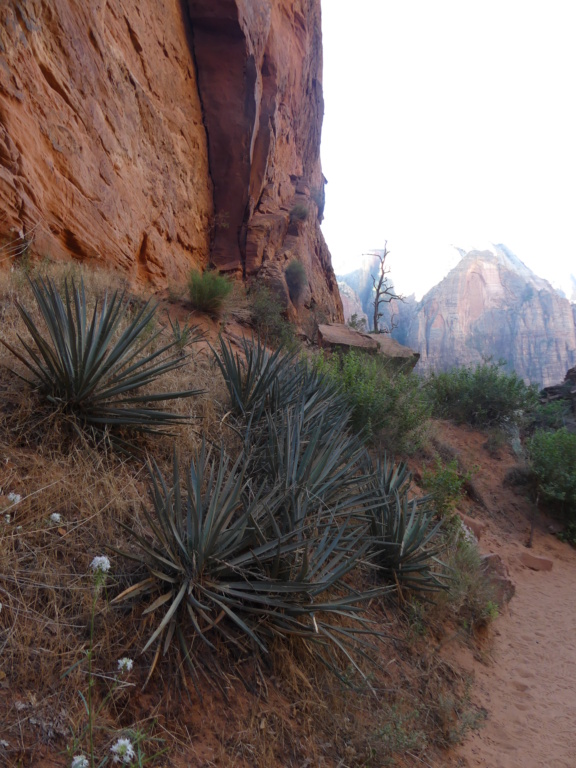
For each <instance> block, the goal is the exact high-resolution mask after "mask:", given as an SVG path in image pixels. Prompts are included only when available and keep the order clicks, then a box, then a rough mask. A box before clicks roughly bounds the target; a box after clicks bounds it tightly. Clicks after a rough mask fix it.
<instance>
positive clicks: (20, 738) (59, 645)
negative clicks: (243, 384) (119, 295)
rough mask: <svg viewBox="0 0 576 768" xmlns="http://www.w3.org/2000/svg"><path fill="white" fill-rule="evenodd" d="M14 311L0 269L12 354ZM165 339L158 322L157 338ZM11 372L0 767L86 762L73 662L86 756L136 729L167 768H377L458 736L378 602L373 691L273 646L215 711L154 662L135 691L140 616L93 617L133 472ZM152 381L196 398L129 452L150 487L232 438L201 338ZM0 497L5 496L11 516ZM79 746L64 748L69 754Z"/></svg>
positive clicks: (450, 712)
mask: <svg viewBox="0 0 576 768" xmlns="http://www.w3.org/2000/svg"><path fill="white" fill-rule="evenodd" d="M42 272H43V273H44V272H45V270H42ZM72 273H73V276H74V277H75V278H78V277H79V276H82V278H83V279H84V282H85V284H86V287H87V290H89V291H90V292H91V293H92V295H93V296H102V295H103V293H104V292H105V290H106V289H109V288H116V287H117V286H118V276H117V275H109V274H107V273H104V272H102V273H92V272H87V271H84V270H81V269H80V268H78V267H72V268H70V267H60V266H57V267H50V276H51V277H53V279H55V280H57V281H59V282H60V283H61V282H62V281H63V280H64V279H65V278H66V277H71V276H72ZM15 299H18V300H19V301H21V302H22V303H23V304H25V306H26V307H27V308H30V309H32V308H33V307H34V306H35V302H34V301H33V299H32V294H31V291H30V289H29V286H28V284H27V281H26V278H25V275H23V274H22V273H21V272H20V271H15V272H12V273H5V272H1V271H0V327H1V329H2V330H1V333H2V338H4V339H5V340H6V341H8V342H9V343H11V344H14V345H15V346H18V345H19V342H18V339H17V335H18V334H19V333H20V334H22V333H23V332H24V331H23V324H22V322H21V319H20V316H19V314H18V312H17V310H16V309H15V306H14V301H15ZM135 301H136V300H135ZM160 319H161V317H160ZM152 330H153V329H150V331H151V332H152ZM169 333H170V328H169V326H168V327H167V328H166V329H165V330H164V331H163V336H162V339H164V340H165V339H166V335H167V334H169ZM13 365H14V361H13V359H11V355H10V353H9V352H8V351H7V350H6V349H5V348H4V347H1V346H0V398H1V401H2V411H1V413H0V489H1V490H0V494H1V495H0V603H2V608H1V611H0V734H1V735H2V739H3V740H4V741H6V742H7V743H8V745H9V747H7V748H6V747H4V746H0V762H1V761H2V760H4V761H5V763H6V764H7V765H10V764H14V765H19V766H27V765H42V759H43V756H46V755H49V756H50V759H51V760H52V762H50V763H46V765H48V764H50V765H62V766H68V765H69V764H70V754H73V753H75V750H78V751H80V747H82V749H83V750H84V751H85V750H86V744H87V742H86V734H85V732H84V729H85V727H86V723H87V717H86V712H85V708H84V704H83V702H82V699H81V697H80V696H79V693H81V694H83V695H84V696H86V695H87V691H88V672H87V653H88V652H89V651H90V650H91V652H92V659H93V673H94V681H95V685H94V697H95V702H96V708H99V707H100V706H101V705H102V703H103V702H104V705H103V706H102V708H101V709H100V711H99V712H98V716H97V717H96V723H95V725H96V731H95V743H96V747H97V751H98V752H99V754H105V753H106V751H107V750H108V748H109V746H110V743H111V741H112V740H113V739H114V738H115V737H116V736H117V735H118V734H120V735H121V734H123V733H126V732H127V731H128V729H130V732H131V733H132V732H133V731H134V729H136V730H140V731H145V733H146V734H147V736H146V739H148V747H149V748H148V754H150V753H151V752H152V753H153V752H155V751H156V750H157V745H156V744H155V743H154V742H152V741H151V740H150V739H151V737H152V736H154V735H157V736H158V737H160V738H162V739H164V743H165V745H166V746H168V747H169V748H170V758H169V759H168V758H161V759H159V760H158V761H157V763H156V764H157V765H166V766H168V765H174V766H187V767H189V766H198V768H201V767H204V768H208V766H212V765H219V766H228V767H231V766H237V767H238V768H244V767H246V768H247V767H248V766H250V768H271V766H274V765H283V766H299V768H303V766H310V767H311V766H326V768H329V767H331V766H334V768H335V767H336V766H340V767H341V768H342V767H343V766H348V767H349V768H360V766H385V765H393V764H394V759H395V755H398V754H408V753H409V752H410V751H411V752H412V753H413V754H414V755H420V754H423V750H424V749H425V748H426V745H427V744H428V748H430V744H433V743H449V742H450V741H451V740H452V736H451V734H458V728H459V727H460V726H461V724H462V723H463V722H465V717H463V716H461V715H460V714H459V707H461V706H463V705H462V702H463V701H464V699H465V694H466V691H465V689H466V685H465V681H463V680H461V679H459V678H458V675H457V673H456V672H455V671H454V670H452V669H451V668H448V667H446V666H445V665H442V664H440V662H438V661H437V660H434V658H433V656H432V651H431V647H433V646H434V645H435V644H436V643H435V642H431V639H430V637H429V636H428V637H427V636H425V635H424V634H423V635H419V634H418V633H415V632H414V620H413V617H410V616H409V617H408V618H406V617H403V616H402V615H401V614H399V612H398V610H397V608H394V607H391V606H390V605H388V606H386V605H382V604H379V605H373V606H372V607H371V608H370V612H371V614H370V615H371V617H372V618H373V619H374V621H375V622H376V626H377V627H378V629H379V630H380V631H381V632H382V633H383V634H384V636H385V640H384V641H383V644H382V646H381V650H380V653H379V666H370V665H369V664H368V662H366V667H365V672H366V673H367V674H368V676H369V680H370V684H371V686H372V687H373V689H375V691H376V694H377V695H374V693H373V692H372V691H371V690H370V687H369V686H368V685H367V684H361V683H359V681H358V679H357V678H354V676H353V675H352V671H351V670H350V679H351V681H352V680H353V681H354V682H356V683H357V687H356V689H355V690H354V689H351V688H348V687H345V686H344V685H343V684H342V683H340V682H339V681H338V680H337V679H336V678H335V677H334V676H333V675H332V674H331V673H329V672H328V671H327V670H326V669H325V668H324V667H323V666H322V665H320V664H318V663H317V662H313V661H311V655H310V654H309V653H306V649H305V647H304V645H303V643H301V642H300V641H297V640H295V641H294V642H293V643H292V644H291V645H287V644H285V643H280V642H279V643H278V644H277V645H276V646H275V647H274V648H273V651H272V653H271V655H270V659H269V662H268V666H267V667H266V668H258V667H257V666H256V665H255V664H254V660H253V659H240V658H238V657H237V656H234V655H233V654H228V655H225V654H224V655H223V657H222V663H223V664H227V665H228V666H227V669H228V676H229V677H228V687H227V690H226V693H227V697H226V698H223V697H222V696H221V694H219V693H218V692H217V691H215V690H214V689H213V688H211V687H209V686H208V684H207V683H205V682H201V684H200V688H201V691H202V692H203V694H204V699H203V701H202V702H200V701H199V700H198V697H197V694H196V692H195V691H194V689H193V687H192V686H191V685H190V686H188V684H187V683H186V680H185V679H184V678H183V677H182V676H181V675H180V674H179V672H180V670H179V665H180V663H181V660H180V659H179V658H178V657H177V656H176V655H170V654H168V655H167V657H166V658H165V659H162V661H161V662H160V664H159V667H158V670H157V672H156V674H155V677H154V678H153V681H152V683H151V685H150V687H149V688H148V689H147V690H146V692H145V693H142V690H141V689H142V684H143V682H144V680H145V677H146V673H147V670H148V667H149V665H150V661H151V657H150V656H149V655H148V656H147V657H145V658H142V657H140V656H139V652H140V649H141V648H142V647H143V645H144V644H145V641H146V639H147V638H148V636H149V635H150V626H151V625H150V623H149V622H150V620H149V618H148V617H145V616H143V615H142V610H143V608H142V609H141V610H140V611H132V610H130V609H128V608H126V609H125V608H123V607H119V608H115V607H111V606H110V605H109V599H108V598H109V597H111V596H113V595H115V594H117V593H119V592H120V591H121V590H122V589H124V588H125V587H126V586H128V584H129V583H131V581H132V580H133V575H134V571H135V570H137V569H138V567H139V566H138V564H137V563H131V562H127V561H124V560H122V559H121V558H120V557H119V556H117V555H115V554H114V553H112V552H111V551H110V550H109V549H108V547H118V548H119V549H123V550H126V549H130V546H131V545H130V543H129V542H128V541H126V537H125V535H124V533H123V530H122V528H121V527H120V526H119V525H118V523H119V522H124V523H126V524H129V525H131V526H133V527H135V529H136V530H137V531H143V530H144V525H143V522H142V517H141V514H140V511H141V508H142V505H143V504H147V494H148V474H147V470H146V467H145V465H144V464H143V462H142V461H141V460H137V459H126V458H122V457H119V456H118V455H115V454H114V453H112V452H110V451H105V450H103V449H102V448H101V447H98V446H95V445H93V444H92V442H91V441H90V440H88V439H82V438H81V437H79V436H78V435H77V434H76V433H75V432H72V431H71V430H69V429H68V428H67V426H66V424H65V423H62V421H61V420H59V419H58V418H56V417H55V416H54V414H53V413H51V411H50V409H49V408H46V407H45V406H43V405H42V403H41V402H40V400H39V399H38V398H37V397H36V396H35V395H34V394H33V393H32V392H31V391H30V390H29V388H28V387H27V386H26V385H25V384H24V383H23V382H22V381H21V380H19V379H18V378H17V377H15V376H14V375H13V374H12V373H11V372H10V371H9V369H8V368H9V367H12V366H13ZM7 366H8V367H7ZM160 385H161V386H162V388H166V389H171V390H180V389H189V388H194V389H197V388H199V389H204V390H205V394H203V395H200V396H197V397H194V398H189V399H186V400H181V401H173V403H172V406H171V407H172V409H173V410H175V411H177V412H178V413H181V414H183V415H184V414H185V415H187V416H190V417H191V419H190V422H189V424H188V425H184V426H181V427H178V428H177V430H175V432H176V437H175V439H174V438H168V437H156V436H154V437H152V436H149V437H147V438H146V439H145V440H143V441H142V442H141V446H142V447H143V448H144V449H145V450H146V451H147V452H148V453H149V454H150V455H153V456H154V458H155V460H156V461H157V462H158V464H159V465H160V468H161V470H162V471H163V472H164V474H165V476H169V475H170V462H171V460H172V453H173V450H174V444H175V443H176V445H177V448H178V452H179V455H180V459H181V462H182V467H183V468H184V467H186V466H187V464H188V463H189V457H190V455H191V454H192V453H193V452H195V451H196V449H197V448H198V445H199V442H200V439H201V437H202V436H205V437H206V438H207V439H208V440H210V441H212V442H214V443H216V444H218V445H220V444H223V445H224V446H226V447H227V448H229V449H230V450H232V451H233V450H234V447H235V446H236V444H237V441H238V437H237V435H236V434H235V433H234V431H233V430H232V429H231V428H230V427H229V426H228V420H227V412H226V409H227V401H228V398H227V393H226V389H225V386H224V384H223V382H222V380H221V377H220V375H219V372H218V369H217V367H216V365H215V363H214V361H213V358H212V354H211V352H210V349H209V347H208V345H207V344H206V343H205V342H200V343H198V344H196V345H194V346H193V347H192V355H191V356H190V358H189V359H187V361H186V364H185V365H184V366H183V367H182V368H180V369H179V370H178V371H175V372H173V373H171V374H170V375H169V376H168V377H166V379H163V380H162V381H161V382H160V383H159V386H160ZM8 494H18V495H19V496H21V500H20V501H19V502H18V503H15V504H14V503H13V502H11V501H10V500H9V499H8ZM52 515H59V516H60V519H57V518H52V517H51V516H52ZM5 516H8V518H7V517H5ZM102 554H107V555H108V556H109V557H110V559H111V561H112V570H111V573H110V576H109V578H108V579H107V583H106V587H105V589H104V590H102V591H101V592H100V593H98V595H96V593H95V587H94V579H93V575H92V574H91V572H90V563H91V561H92V559H93V558H94V556H96V555H102ZM95 598H97V599H95ZM92 616H93V617H94V632H93V636H92V641H91V631H90V627H91V622H92ZM123 656H129V657H133V658H135V659H136V663H135V669H134V671H133V672H132V673H131V675H130V677H129V678H128V683H129V685H128V686H127V687H125V686H120V687H117V688H115V683H114V677H115V676H116V670H117V661H118V659H119V658H121V657H123ZM363 664H364V662H363ZM342 668H343V669H346V665H345V663H343V664H342ZM189 688H190V690H189ZM112 689H114V690H113V691H112V693H110V692H111V690H112ZM79 735H83V741H82V743H81V744H77V743H75V741H74V738H75V737H78V736H79ZM2 750H4V751H2ZM67 750H68V751H67ZM70 750H72V751H70ZM58 754H60V757H58Z"/></svg>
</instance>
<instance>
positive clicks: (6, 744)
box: [0, 739, 10, 747]
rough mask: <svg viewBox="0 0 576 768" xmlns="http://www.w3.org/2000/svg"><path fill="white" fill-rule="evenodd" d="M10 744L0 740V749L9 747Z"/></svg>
mask: <svg viewBox="0 0 576 768" xmlns="http://www.w3.org/2000/svg"><path fill="white" fill-rule="evenodd" d="M9 746H10V744H9V743H8V742H7V741H5V740H4V739H0V747H9Z"/></svg>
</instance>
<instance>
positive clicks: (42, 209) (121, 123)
mask: <svg viewBox="0 0 576 768" xmlns="http://www.w3.org/2000/svg"><path fill="white" fill-rule="evenodd" d="M0 57H1V58H0V221H1V223H0V227H1V234H4V235H5V236H9V237H10V236H12V237H14V236H15V235H17V234H18V233H23V234H24V236H25V237H32V236H33V238H34V250H35V251H36V252H37V253H38V254H40V255H43V256H49V257H54V258H75V259H79V260H82V261H85V260H88V261H98V260H104V261H106V262H108V263H111V264H114V265H118V266H119V267H121V268H123V269H124V270H126V271H127V272H128V273H129V274H130V276H131V277H133V278H134V279H140V280H142V279H146V280H147V279H150V280H152V281H153V282H157V283H159V284H161V282H162V280H163V279H165V278H169V279H178V278H182V277H183V276H184V275H185V273H186V271H187V270H189V268H190V265H191V264H198V265H201V264H206V263H207V262H208V244H209V231H210V225H211V220H212V218H211V217H212V187H211V182H210V177H209V172H208V158H207V150H206V134H205V130H204V125H203V121H202V111H201V105H200V100H199V98H198V90H197V84H196V75H195V70H194V64H193V60H192V57H191V55H190V47H189V32H187V30H186V26H185V21H184V18H183V16H182V13H181V11H180V4H179V0H154V1H153V2H152V1H148V2H141V1H140V0H107V1H106V0H90V2H87V1H86V0H25V1H22V0H20V1H19V2H16V1H13V0H5V1H4V3H3V4H2V6H1V8H0Z"/></svg>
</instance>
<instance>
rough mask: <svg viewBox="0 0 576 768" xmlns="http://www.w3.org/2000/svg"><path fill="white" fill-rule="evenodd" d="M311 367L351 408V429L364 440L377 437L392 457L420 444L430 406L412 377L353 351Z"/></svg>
mask: <svg viewBox="0 0 576 768" xmlns="http://www.w3.org/2000/svg"><path fill="white" fill-rule="evenodd" d="M315 364H316V366H317V370H319V371H321V372H322V373H324V374H325V375H327V376H328V377H329V378H330V379H331V380H332V381H333V382H334V383H335V384H336V385H337V386H338V388H339V389H340V391H341V392H342V394H343V395H344V397H345V398H346V400H347V401H348V403H349V404H350V407H351V408H352V425H353V428H354V429H356V430H357V431H358V432H362V433H363V434H364V435H365V436H366V437H367V439H375V438H376V437H377V438H378V439H379V440H380V441H381V442H382V444H383V447H384V448H385V449H387V450H390V451H391V452H392V453H397V452H404V453H410V452H413V451H414V450H416V449H417V448H418V447H419V446H420V445H421V444H422V441H423V440H424V437H425V433H426V424H427V420H428V418H429V416H430V406H429V404H428V400H427V398H426V396H425V393H424V391H423V389H422V387H421V384H420V379H419V378H418V377H417V376H416V375H415V374H413V373H402V372H393V371H390V370H389V369H388V368H387V367H386V365H385V362H384V361H382V360H381V359H380V358H378V357H371V356H368V355H366V354H363V353H362V352H355V351H354V350H350V351H349V352H348V353H346V354H344V355H342V356H338V355H333V356H331V357H329V356H327V355H320V356H318V357H317V358H316V363H315Z"/></svg>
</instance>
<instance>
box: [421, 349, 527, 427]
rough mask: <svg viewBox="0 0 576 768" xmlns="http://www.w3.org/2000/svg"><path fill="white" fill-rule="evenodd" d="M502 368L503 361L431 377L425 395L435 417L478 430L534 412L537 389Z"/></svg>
mask: <svg viewBox="0 0 576 768" xmlns="http://www.w3.org/2000/svg"><path fill="white" fill-rule="evenodd" d="M502 366H503V362H502V361H500V362H498V363H495V362H491V361H485V362H483V363H481V364H479V365H477V366H476V368H466V367H464V368H454V369H452V370H451V371H448V372H446V373H433V374H431V375H430V377H429V379H428V382H427V391H428V393H429V396H430V401H431V404H432V408H433V410H434V413H435V415H437V416H440V417H444V418H448V419H453V420H454V421H456V422H460V423H466V424H472V425H476V426H481V427H485V426H494V425H498V424H506V423H507V422H513V423H518V422H519V421H521V420H522V418H523V417H524V416H525V415H526V413H527V412H532V411H533V410H534V409H535V408H536V406H537V404H538V388H537V387H536V386H535V385H532V384H531V385H528V384H525V383H524V381H523V380H522V379H521V378H520V377H519V376H517V375H516V374H515V373H506V372H504V371H503V370H502Z"/></svg>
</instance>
